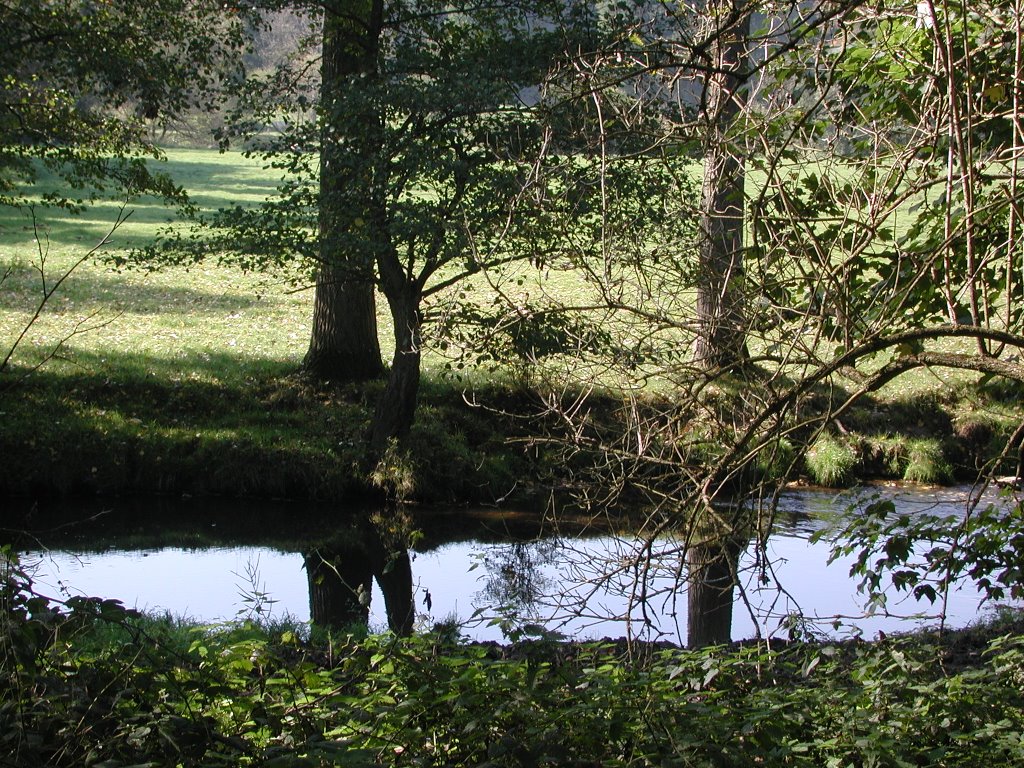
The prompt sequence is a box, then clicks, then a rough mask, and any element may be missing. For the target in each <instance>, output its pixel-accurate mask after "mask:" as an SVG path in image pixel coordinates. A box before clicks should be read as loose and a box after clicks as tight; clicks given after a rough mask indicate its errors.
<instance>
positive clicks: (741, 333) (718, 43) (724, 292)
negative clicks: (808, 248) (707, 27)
mask: <svg viewBox="0 0 1024 768" xmlns="http://www.w3.org/2000/svg"><path fill="white" fill-rule="evenodd" d="M743 2H744V0H713V2H710V3H709V8H708V10H709V18H710V24H711V32H710V35H711V39H710V45H709V47H708V50H709V54H710V58H711V61H710V63H709V69H708V72H707V74H706V76H705V80H704V93H703V96H704V100H703V109H702V117H703V121H704V129H705V131H706V134H705V142H704V182H703V186H702V191H701V212H700V233H699V243H698V268H697V338H696V341H695V343H694V358H695V362H696V363H697V364H698V365H699V366H700V367H702V368H704V369H706V370H715V369H726V368H732V367H736V366H738V365H741V364H742V363H743V362H744V361H745V360H746V359H747V351H746V333H745V320H746V317H745V314H746V313H745V309H744V302H743V290H744V288H743V221H744V213H743V211H744V184H745V181H746V173H745V170H746V168H745V164H744V158H743V156H742V154H741V153H742V148H740V147H736V146H735V145H734V144H733V143H732V141H731V140H730V137H729V133H730V130H731V129H732V128H733V126H734V124H735V122H736V120H737V118H738V117H739V116H740V114H741V112H742V110H743V77H742V71H741V70H742V69H743V67H744V65H745V64H746V62H747V59H748V54H747V48H746V46H747V38H748V36H749V34H750V14H749V12H747V11H746V10H745V9H744V8H743V5H742V4H743Z"/></svg>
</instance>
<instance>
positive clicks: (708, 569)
mask: <svg viewBox="0 0 1024 768" xmlns="http://www.w3.org/2000/svg"><path fill="white" fill-rule="evenodd" d="M742 549H743V547H742V544H741V543H740V542H738V541H737V540H736V539H735V538H733V537H727V538H725V539H718V540H715V539H712V540H709V541H706V542H700V543H695V544H692V545H691V546H690V548H689V549H688V550H687V553H686V564H687V570H688V572H689V583H688V585H687V626H686V645H687V647H688V648H703V647H705V646H708V645H721V644H724V643H728V642H729V641H730V640H731V639H732V608H733V599H734V593H735V587H736V568H737V565H738V563H739V556H740V552H741V551H742Z"/></svg>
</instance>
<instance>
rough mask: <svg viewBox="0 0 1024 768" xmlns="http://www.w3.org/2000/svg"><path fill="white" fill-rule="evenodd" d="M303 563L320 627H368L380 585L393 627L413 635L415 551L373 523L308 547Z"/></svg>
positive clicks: (313, 616)
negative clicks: (412, 553) (375, 591)
mask: <svg viewBox="0 0 1024 768" xmlns="http://www.w3.org/2000/svg"><path fill="white" fill-rule="evenodd" d="M388 539H391V540H388ZM302 562H303V567H304V568H305V570H306V579H307V582H308V584H309V618H310V621H312V622H313V623H314V624H316V625H319V626H322V627H327V628H331V629H342V628H345V627H348V626H350V625H353V624H359V625H362V626H366V625H368V623H369V619H370V605H371V603H372V599H373V582H374V581H376V582H377V586H378V587H379V589H380V593H381V594H382V595H383V598H384V611H385V616H386V617H387V625H388V628H389V629H390V630H391V631H392V632H394V633H395V634H398V635H408V634H410V633H411V632H412V630H413V622H414V619H415V615H414V610H413V603H412V565H411V562H410V560H409V550H408V549H407V548H406V547H405V546H403V545H402V544H400V543H399V542H397V541H395V540H394V537H386V535H385V534H384V533H383V532H382V531H381V530H380V529H379V528H378V526H376V525H374V524H373V523H372V522H370V521H360V522H358V523H354V524H351V525H349V526H347V527H345V528H343V529H342V530H341V531H339V532H336V533H334V534H333V535H332V536H331V537H330V538H328V539H324V540H322V541H318V542H316V543H315V544H313V545H312V546H309V547H307V548H306V549H304V551H303V552H302Z"/></svg>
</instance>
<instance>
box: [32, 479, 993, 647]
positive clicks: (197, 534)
mask: <svg viewBox="0 0 1024 768" xmlns="http://www.w3.org/2000/svg"><path fill="white" fill-rule="evenodd" d="M886 493H892V494H895V498H896V502H897V506H898V508H899V509H900V510H901V511H914V510H924V509H927V510H929V511H932V512H949V511H956V510H962V509H963V508H964V505H965V502H966V499H967V494H968V489H942V490H939V491H934V490H927V491H925V490H908V489H899V490H888V491H886ZM848 503H849V499H848V498H843V499H838V498H837V497H836V495H835V494H833V493H826V492H820V491H794V492H791V493H787V494H786V495H785V497H784V498H783V500H782V503H781V507H780V511H779V514H778V524H777V526H776V529H775V532H774V534H773V535H772V536H771V537H770V539H769V541H768V546H767V551H766V553H765V554H766V555H767V558H768V561H767V565H768V566H769V567H765V566H766V562H765V561H764V559H763V557H762V556H761V555H759V554H758V553H755V552H753V551H752V548H751V547H748V549H747V551H746V552H745V553H744V554H743V555H742V556H741V558H740V572H741V577H742V578H741V582H742V583H741V587H742V588H741V589H740V590H738V593H737V600H736V604H735V608H734V614H733V630H732V633H733V638H734V639H740V638H746V637H752V636H755V635H756V634H758V633H760V634H761V635H762V636H786V634H787V632H788V630H787V629H786V627H787V626H788V625H787V617H789V616H791V615H792V614H794V613H796V612H800V613H802V614H803V616H804V617H805V618H807V619H810V620H812V622H814V623H813V626H814V627H816V628H817V629H818V630H821V631H823V632H827V633H828V634H831V635H836V636H845V635H849V634H855V633H863V634H864V635H865V636H868V637H870V636H873V635H874V634H875V633H876V632H878V631H879V630H884V631H886V632H893V631H904V630H910V629H913V628H914V627H916V626H920V625H921V624H935V623H937V619H936V618H935V615H936V614H937V613H938V612H939V610H940V609H941V606H938V605H936V606H931V605H930V604H928V603H927V602H925V603H916V602H914V601H913V600H912V599H910V600H908V599H903V596H901V595H894V596H893V597H892V598H891V599H890V603H889V611H890V612H891V613H895V614H899V615H901V616H913V615H915V614H924V615H922V616H919V617H917V618H915V619H901V618H898V617H896V616H869V617H866V616H864V615H863V602H864V598H863V596H861V595H858V594H857V592H856V584H855V582H854V581H853V580H852V579H851V578H850V576H849V575H848V571H849V560H846V561H843V560H841V561H837V562H836V563H833V564H832V565H827V561H828V557H829V551H828V546H827V544H825V543H818V544H812V543H810V542H809V541H808V537H809V536H810V534H811V533H812V532H813V531H814V530H815V529H816V528H818V527H820V526H821V525H822V524H823V523H822V520H823V519H824V518H826V517H827V516H828V515H829V514H831V513H833V512H834V511H836V510H838V509H842V508H844V507H845V506H846V505H847V504H848ZM106 507H107V508H108V509H110V510H111V511H110V512H109V513H107V514H104V515H101V516H100V517H99V518H98V519H96V520H95V521H93V522H92V523H88V524H84V523H83V524H74V525H72V524H68V523H67V522H63V523H58V522H56V521H55V519H53V518H50V519H43V517H42V516H37V517H35V518H29V519H28V520H27V521H24V522H23V523H22V525H21V526H20V527H31V528H35V529H36V530H35V533H34V536H33V537H31V538H27V539H26V538H24V537H23V538H21V539H19V546H20V547H21V549H22V551H23V553H24V554H23V558H24V563H25V564H27V565H29V566H30V567H31V569H32V572H33V573H34V580H35V583H36V586H37V589H39V591H41V592H44V593H46V594H49V595H51V596H54V597H57V596H61V595H64V596H67V595H75V594H85V595H91V596H100V597H104V598H115V599H120V600H122V601H123V602H124V603H125V604H126V605H127V606H129V607H137V608H140V609H145V610H148V611H155V612H165V611H166V612H170V613H172V614H174V615H180V616H187V617H192V618H194V619H198V620H202V621H209V622H216V621H222V620H230V619H235V618H240V617H245V616H251V615H252V613H253V611H254V610H255V609H257V608H258V609H260V610H261V611H262V612H263V615H269V616H270V617H272V618H282V617H284V616H286V615H287V616H290V617H292V618H294V619H296V620H298V621H308V620H309V618H310V595H309V590H310V585H309V579H308V578H307V573H306V570H305V567H304V558H303V554H302V553H303V552H304V551H306V552H308V550H309V547H310V546H311V542H314V541H315V540H316V538H317V537H321V536H323V535H324V534H325V532H329V531H330V529H331V528H332V527H337V526H338V525H342V524H340V523H339V522H338V519H339V515H338V513H337V511H335V510H331V509H327V508H317V509H312V510H311V509H310V508H309V507H306V506H299V505H296V504H286V503H279V504H266V503H261V504H243V505H239V504H238V503H237V502H236V503H220V504H212V503H211V502H210V501H203V502H199V501H181V502H177V503H171V502H168V501H166V500H163V501H159V502H148V503H145V504H140V503H139V502H127V501H126V502H123V503H122V502H120V501H114V502H110V503H108V504H107V505H106ZM95 511H96V510H90V509H84V508H83V509H81V510H79V511H78V513H77V514H76V515H72V516H71V517H72V518H76V517H77V518H78V519H83V518H86V517H89V516H91V515H93V514H94V513H95ZM66 517H67V516H66V515H65V516H64V517H62V518H61V519H62V520H64V519H66ZM421 522H422V525H423V528H424V532H425V536H424V539H423V540H422V542H421V543H420V544H418V545H417V548H416V550H414V551H411V552H410V553H409V556H410V560H411V567H412V590H413V592H412V599H413V603H414V606H415V613H416V626H417V627H419V628H424V627H430V626H432V625H433V624H434V623H436V622H441V621H446V620H454V621H456V622H458V623H459V624H460V625H461V631H462V633H463V634H464V635H466V636H468V637H472V638H474V639H479V640H503V639H505V638H506V630H507V629H508V627H514V626H522V625H523V624H524V623H528V622H529V623H537V624H540V625H543V626H545V627H546V628H548V629H551V630H556V631H559V632H562V633H564V634H565V635H568V636H570V637H574V638H579V639H585V638H602V637H621V636H623V635H626V634H628V633H632V634H634V635H642V636H646V637H660V638H662V639H666V640H671V641H673V642H680V643H681V642H683V641H685V638H686V615H687V610H686V609H687V605H686V585H685V569H681V568H680V567H679V564H678V558H677V557H673V556H671V555H667V556H666V557H664V558H660V559H658V560H657V561H655V563H654V567H652V568H651V569H650V571H649V572H648V573H647V576H648V578H647V579H646V581H644V582H643V583H644V584H645V589H646V593H641V592H640V591H639V590H640V588H639V587H638V580H637V579H636V578H635V577H636V574H637V569H636V567H635V565H634V561H635V559H636V558H635V554H636V551H637V549H638V547H639V546H640V545H639V544H638V542H637V541H635V540H634V539H633V538H631V537H628V536H617V537H616V536H572V537H552V536H547V535H545V534H544V532H543V530H541V529H538V527H537V524H536V522H534V521H531V520H529V519H528V518H526V517H521V516H515V515H498V514H494V513H486V512H480V513H477V514H472V515H468V514H467V513H466V512H465V511H459V512H451V513H448V514H444V515H436V516H431V517H430V518H427V519H426V520H425V521H420V520H418V521H417V523H418V524H420V523H421ZM678 546H679V543H678V542H675V541H673V540H672V539H671V538H669V539H666V540H663V541H659V542H657V543H656V544H655V551H663V552H669V553H671V552H672V551H673V550H675V549H677V548H678ZM609 573H612V574H613V575H612V576H611V577H610V578H609V577H608V576H607V574H609ZM642 598H645V599H642ZM984 610H986V608H984V607H983V606H981V601H980V599H979V596H978V594H977V593H976V592H975V591H974V589H973V588H972V587H970V586H967V587H964V588H962V589H960V590H957V591H954V592H952V593H951V594H950V596H949V602H948V604H947V605H946V606H945V611H946V614H947V621H948V623H949V624H950V625H952V626H962V625H965V624H968V623H970V622H972V621H974V620H975V619H977V618H979V617H980V616H981V615H982V613H983V611H984ZM369 621H370V626H371V628H373V629H383V628H386V626H387V621H386V618H385V615H384V600H383V598H382V595H381V593H380V588H379V586H377V585H376V584H375V585H374V587H373V591H372V595H371V601H370V618H369ZM501 621H504V623H505V628H504V629H503V627H502V626H501V624H500V623H498V622H501Z"/></svg>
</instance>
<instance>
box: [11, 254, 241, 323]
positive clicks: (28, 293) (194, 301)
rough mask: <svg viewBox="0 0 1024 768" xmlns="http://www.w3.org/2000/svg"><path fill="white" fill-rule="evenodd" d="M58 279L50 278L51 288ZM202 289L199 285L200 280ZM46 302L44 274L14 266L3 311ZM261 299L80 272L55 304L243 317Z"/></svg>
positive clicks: (118, 309)
mask: <svg viewBox="0 0 1024 768" xmlns="http://www.w3.org/2000/svg"><path fill="white" fill-rule="evenodd" d="M56 277H59V274H57V275H53V274H51V275H49V276H48V280H49V282H50V283H51V284H52V283H53V281H54V279H55V278H56ZM195 282H196V283H199V282H200V280H196V281H195ZM40 298H41V296H40V283H39V272H38V271H37V270H36V269H35V268H34V267H32V266H29V265H27V264H23V265H18V266H12V267H11V272H10V276H9V277H8V279H7V280H5V281H4V283H3V284H2V289H0V309H6V310H14V311H27V310H29V309H31V308H34V307H35V305H36V303H37V302H38V301H39V299H40ZM260 298H261V297H260V296H258V295H256V294H253V295H246V294H244V293H234V292H232V293H226V292H221V293H215V292H213V291H204V290H200V289H197V288H186V287H183V286H168V285H164V284H161V282H160V281H146V282H142V283H141V284H140V282H139V281H138V280H133V281H131V282H126V281H125V279H124V277H123V276H121V275H118V274H117V273H113V272H110V273H96V272H76V273H75V274H73V275H72V276H71V277H70V278H69V279H68V280H67V282H65V283H64V284H63V285H62V286H61V290H60V293H59V294H58V295H56V296H55V299H56V300H58V301H60V300H69V301H75V302H80V303H81V304H82V305H83V306H88V307H106V308H109V309H112V310H116V311H128V312H132V313H134V314H140V315H168V314H171V315H173V314H193V315H194V314H201V315H213V314H223V313H228V312H238V311H241V310H245V309H249V308H251V307H254V306H257V305H258V304H259V302H260Z"/></svg>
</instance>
